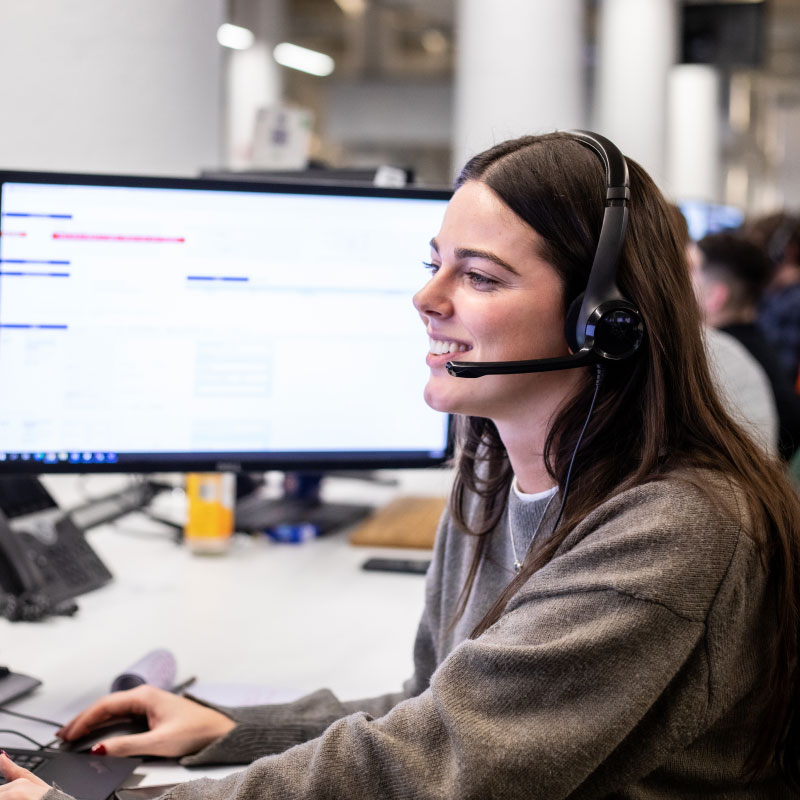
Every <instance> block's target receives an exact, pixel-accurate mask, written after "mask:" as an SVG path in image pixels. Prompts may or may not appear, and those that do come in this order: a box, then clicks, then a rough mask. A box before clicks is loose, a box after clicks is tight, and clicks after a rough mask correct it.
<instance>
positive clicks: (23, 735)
mask: <svg viewBox="0 0 800 800" xmlns="http://www.w3.org/2000/svg"><path fill="white" fill-rule="evenodd" d="M0 733H10V734H11V735H12V736H19V737H20V738H21V739H27V740H28V741H29V742H32V743H33V744H35V745H36V746H37V747H38V748H39V750H55V748H53V747H49V746H48V745H46V744H42V743H41V742H37V741H36V739H31V737H30V736H28V734H26V733H20V732H19V731H12V730H10V729H5V728H0Z"/></svg>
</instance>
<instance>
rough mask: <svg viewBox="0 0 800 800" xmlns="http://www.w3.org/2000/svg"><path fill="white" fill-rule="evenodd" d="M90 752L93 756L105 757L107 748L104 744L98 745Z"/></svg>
mask: <svg viewBox="0 0 800 800" xmlns="http://www.w3.org/2000/svg"><path fill="white" fill-rule="evenodd" d="M89 752H90V753H91V754H92V755H93V756H104V755H105V754H106V746H105V745H104V744H96V745H95V746H94V747H93V748H92V749H91V750H90V751H89Z"/></svg>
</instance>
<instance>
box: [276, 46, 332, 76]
mask: <svg viewBox="0 0 800 800" xmlns="http://www.w3.org/2000/svg"><path fill="white" fill-rule="evenodd" d="M272 55H273V57H274V58H275V60H276V61H277V62H278V63H279V64H280V65H281V66H284V67H290V68H291V69H299V70H300V72H308V73H310V74H311V75H319V76H321V77H324V76H325V75H330V74H331V72H333V68H334V66H335V63H334V60H333V59H332V58H331V57H330V56H326V55H325V53H318V52H317V51H316V50H309V49H308V48H307V47H300V46H299V45H296V44H289V42H281V43H280V44H278V45H275V49H274V50H273V51H272Z"/></svg>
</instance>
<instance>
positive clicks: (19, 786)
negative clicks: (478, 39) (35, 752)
mask: <svg viewBox="0 0 800 800" xmlns="http://www.w3.org/2000/svg"><path fill="white" fill-rule="evenodd" d="M0 773H2V774H3V777H4V778H5V779H6V780H7V781H8V783H4V784H3V785H1V786H0V798H2V800H41V798H42V797H44V796H45V795H46V794H47V792H48V790H49V789H50V787H49V786H48V785H47V784H46V783H45V782H44V781H43V780H41V779H39V778H37V777H36V776H35V775H34V774H33V773H32V772H28V770H26V769H22V767H18V766H17V765H16V764H15V763H14V762H13V761H12V760H11V759H10V758H9V757H8V756H7V755H6V754H5V753H4V752H2V751H0Z"/></svg>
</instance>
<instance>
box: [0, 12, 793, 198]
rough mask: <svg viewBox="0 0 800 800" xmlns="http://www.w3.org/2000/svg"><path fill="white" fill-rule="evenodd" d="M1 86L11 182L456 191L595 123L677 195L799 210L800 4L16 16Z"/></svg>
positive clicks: (1, 25) (4, 35) (9, 17)
mask: <svg viewBox="0 0 800 800" xmlns="http://www.w3.org/2000/svg"><path fill="white" fill-rule="evenodd" d="M299 48H304V49H299ZM308 51H312V52H310V53H309V52H308ZM279 62H280V63H279ZM0 74H2V76H3V78H2V80H0V108H2V109H3V113H2V118H0V119H1V120H2V121H1V122H0V168H19V169H43V170H62V171H92V172H111V173H120V172H121V173H138V174H148V173H149V174H168V175H197V174H199V173H201V172H203V171H205V172H216V171H226V170H237V171H253V170H256V171H258V170H262V171H263V170H276V169H277V170H280V169H290V170H294V169H302V168H304V167H308V166H311V167H314V168H322V167H325V168H332V169H348V170H355V169H357V168H358V169H365V170H374V169H376V168H378V167H380V166H384V165H389V166H395V167H398V168H400V169H401V170H403V171H405V174H406V175H413V176H414V178H415V180H416V181H417V182H419V183H422V184H425V185H443V184H449V182H450V181H451V180H452V177H453V175H454V173H455V172H456V170H457V168H458V167H459V165H461V164H462V163H463V161H464V160H465V159H466V158H467V157H468V156H469V155H471V154H473V153H475V152H477V151H478V150H480V149H482V148H484V147H486V146H487V145H489V144H491V143H492V142H494V141H500V140H502V139H504V138H507V137H509V136H513V135H519V134H522V133H528V132H542V131H548V130H553V129H566V128H572V127H589V128H592V129H594V130H597V131H599V132H601V133H604V134H605V135H607V136H608V137H609V138H611V139H612V140H614V141H615V142H616V143H617V144H618V145H619V146H620V147H621V149H623V151H624V152H625V153H626V154H627V155H629V156H631V157H633V158H635V159H636V160H638V161H639V162H640V163H642V164H643V165H644V166H645V167H646V168H647V169H648V170H649V171H650V172H651V174H652V175H653V176H654V177H655V178H656V180H657V181H658V182H659V184H660V185H661V187H662V188H663V189H664V190H665V191H666V192H667V193H668V194H669V195H670V196H671V197H672V198H674V199H679V200H684V201H688V200H697V201H702V202H705V203H715V204H724V205H728V206H731V207H734V208H737V209H740V210H741V211H743V212H745V213H747V214H754V213H763V212H767V211H770V210H773V209H777V208H789V209H798V208H800V80H798V78H800V0H761V2H744V1H741V2H693V0H115V2H113V3H109V2H108V1H107V0H70V1H69V2H65V1H64V0H37V2H35V3H30V2H27V3H26V2H21V0H2V1H1V2H0Z"/></svg>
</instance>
